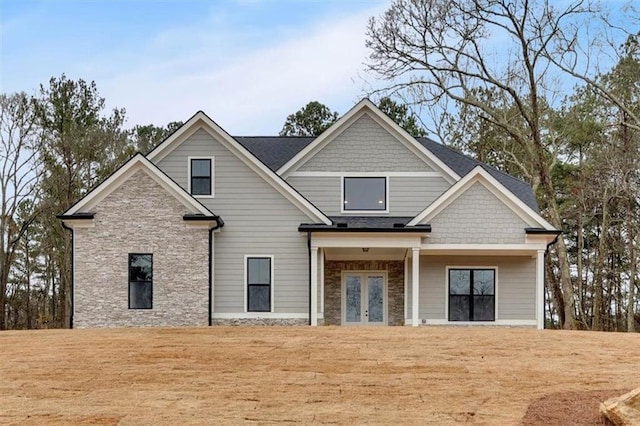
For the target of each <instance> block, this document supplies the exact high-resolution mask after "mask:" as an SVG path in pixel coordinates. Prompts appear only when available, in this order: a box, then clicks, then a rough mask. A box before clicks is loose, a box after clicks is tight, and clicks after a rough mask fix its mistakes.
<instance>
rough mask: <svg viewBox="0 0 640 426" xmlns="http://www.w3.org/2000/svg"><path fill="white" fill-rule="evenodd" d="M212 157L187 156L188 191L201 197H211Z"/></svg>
mask: <svg viewBox="0 0 640 426" xmlns="http://www.w3.org/2000/svg"><path fill="white" fill-rule="evenodd" d="M213 162H214V158H213V157H206V158H194V157H189V192H190V193H191V194H192V195H197V196H201V197H213Z"/></svg>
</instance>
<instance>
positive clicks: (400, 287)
mask: <svg viewBox="0 0 640 426" xmlns="http://www.w3.org/2000/svg"><path fill="white" fill-rule="evenodd" d="M342 271H387V324H388V325H403V324H404V262H403V261H400V260H398V261H382V260H373V261H326V262H325V269H324V321H322V323H323V324H326V325H340V324H341V323H342Z"/></svg>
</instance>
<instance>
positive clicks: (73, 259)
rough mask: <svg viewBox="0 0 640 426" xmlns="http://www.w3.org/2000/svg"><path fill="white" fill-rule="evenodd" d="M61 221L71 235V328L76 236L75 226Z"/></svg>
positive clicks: (70, 320) (71, 321)
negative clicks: (72, 226) (74, 234)
mask: <svg viewBox="0 0 640 426" xmlns="http://www.w3.org/2000/svg"><path fill="white" fill-rule="evenodd" d="M60 223H61V224H62V227H63V228H64V229H67V230H68V231H69V232H70V235H71V288H70V290H71V312H70V313H69V328H73V313H74V312H75V308H74V301H75V298H74V297H73V289H74V287H75V285H74V269H75V254H74V251H75V250H74V246H75V242H74V238H73V228H70V227H68V226H67V225H65V223H64V220H62V221H60Z"/></svg>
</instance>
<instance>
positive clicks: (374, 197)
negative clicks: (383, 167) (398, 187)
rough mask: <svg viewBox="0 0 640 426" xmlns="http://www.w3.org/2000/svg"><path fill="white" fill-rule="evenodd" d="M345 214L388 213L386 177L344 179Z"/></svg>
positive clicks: (343, 205) (343, 206)
mask: <svg viewBox="0 0 640 426" xmlns="http://www.w3.org/2000/svg"><path fill="white" fill-rule="evenodd" d="M342 190H343V191H342V192H343V200H342V211H343V212H370V211H371V212H386V211H387V178H386V177H344V178H343V181H342Z"/></svg>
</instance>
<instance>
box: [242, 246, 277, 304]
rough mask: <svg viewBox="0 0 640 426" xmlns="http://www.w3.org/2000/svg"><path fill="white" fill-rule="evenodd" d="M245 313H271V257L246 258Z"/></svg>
mask: <svg viewBox="0 0 640 426" xmlns="http://www.w3.org/2000/svg"><path fill="white" fill-rule="evenodd" d="M245 268H246V285H247V312H271V307H272V303H271V302H272V301H271V296H272V290H273V288H272V286H273V256H246V257H245Z"/></svg>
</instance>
